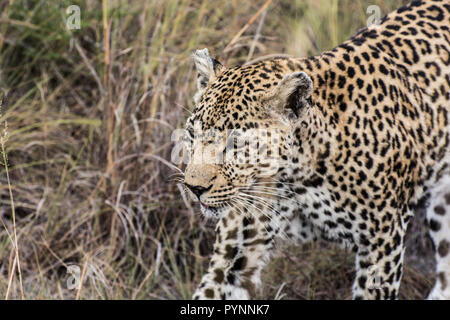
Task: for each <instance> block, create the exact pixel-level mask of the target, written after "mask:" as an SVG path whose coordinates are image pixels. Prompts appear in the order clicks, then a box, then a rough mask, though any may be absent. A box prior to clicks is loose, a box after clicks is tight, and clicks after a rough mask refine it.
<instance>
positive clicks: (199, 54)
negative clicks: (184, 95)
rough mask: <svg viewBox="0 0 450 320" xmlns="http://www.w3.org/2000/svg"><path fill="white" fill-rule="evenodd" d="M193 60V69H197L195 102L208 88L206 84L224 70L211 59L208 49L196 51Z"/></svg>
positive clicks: (217, 62) (218, 63)
mask: <svg viewBox="0 0 450 320" xmlns="http://www.w3.org/2000/svg"><path fill="white" fill-rule="evenodd" d="M192 56H193V58H194V63H195V67H196V68H197V73H198V75H197V89H198V91H197V93H196V94H195V97H194V100H196V102H197V101H198V100H199V99H200V97H201V95H202V93H203V91H204V90H205V88H206V87H207V86H208V83H210V82H212V81H214V79H215V78H216V77H217V76H218V75H219V74H220V73H221V72H222V71H223V69H225V67H224V66H222V64H220V62H219V61H217V60H216V59H214V58H211V56H210V55H209V51H208V49H206V48H205V49H202V50H197V51H195V53H194V54H193V55H192Z"/></svg>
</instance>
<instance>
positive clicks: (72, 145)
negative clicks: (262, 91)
mask: <svg viewBox="0 0 450 320" xmlns="http://www.w3.org/2000/svg"><path fill="white" fill-rule="evenodd" d="M403 2H405V1H403ZM264 3H266V1H262V0H260V1H244V2H243V1H238V0H230V1H202V0H178V1H175V0H170V1H163V0H154V1H132V0H121V1H119V0H109V1H108V0H104V1H102V2H99V1H94V0H84V1H81V0H80V1H32V0H27V1H26V0H15V1H12V0H10V1H3V2H2V3H0V12H2V14H1V15H0V34H1V37H0V92H1V93H2V96H3V95H5V94H7V97H8V99H7V100H8V103H7V105H5V104H4V105H3V113H2V115H1V116H0V123H1V124H2V128H3V126H4V123H5V122H6V121H7V123H8V125H9V133H8V140H7V141H5V140H4V139H3V140H2V148H3V147H4V148H5V150H4V151H5V152H3V154H4V155H6V154H7V155H8V157H9V161H8V164H9V166H3V167H0V219H1V221H2V223H3V224H4V225H2V226H0V297H4V298H10V299H20V298H21V295H22V292H23V295H24V298H25V299H74V298H77V299H182V298H189V297H190V296H191V294H192V292H193V290H194V288H195V285H196V284H197V283H198V282H199V279H200V277H201V275H202V273H203V272H204V270H205V268H206V265H207V261H208V256H209V254H210V252H211V247H212V241H213V238H214V235H213V232H212V228H211V227H210V226H208V225H207V224H206V223H205V222H204V221H202V219H201V217H200V215H199V214H198V213H197V209H196V206H195V204H190V203H187V202H186V201H184V200H183V199H182V198H181V196H180V193H179V190H178V189H177V187H176V186H175V185H173V184H170V183H168V180H169V176H170V175H171V174H172V173H173V172H174V169H173V168H172V165H171V164H170V163H169V162H167V160H168V159H170V152H171V147H172V144H171V141H170V134H171V132H172V130H173V129H175V128H180V127H182V126H183V123H184V121H185V119H186V117H187V115H188V114H189V110H191V109H192V101H191V97H192V95H193V92H194V81H193V78H194V76H195V72H194V70H193V64H192V62H191V61H190V54H191V53H192V52H193V51H194V50H195V49H197V48H203V47H208V48H209V49H210V51H211V52H214V53H215V54H216V55H217V56H218V57H219V58H220V59H221V60H222V61H223V62H224V63H225V64H227V65H235V64H242V63H245V62H247V61H249V60H252V59H254V58H256V57H261V56H265V55H269V54H275V53H288V54H292V55H296V56H304V55H311V54H316V53H318V52H319V51H320V50H324V49H327V48H331V47H332V46H334V45H336V44H338V43H339V42H341V41H343V40H345V39H346V38H347V37H348V36H350V35H351V34H352V33H353V32H355V31H356V30H357V29H358V28H360V27H362V26H364V25H365V21H366V19H367V18H366V14H365V8H366V7H367V6H368V5H369V4H378V5H380V7H381V9H382V11H383V12H384V13H387V12H389V11H390V10H391V9H393V8H395V7H396V6H398V5H399V1H393V0H384V1H383V0H372V1H368V0H367V1H366V0H364V1H362V0H361V1H352V0H341V1H337V0H319V1H318V0H298V1H290V0H274V1H272V3H270V5H269V6H268V7H267V10H266V11H264V12H262V11H261V14H259V15H257V16H256V17H255V14H256V13H257V12H258V10H259V9H261V8H262V7H263V5H264ZM71 4H78V5H80V7H81V29H80V30H68V29H67V28H66V27H65V21H64V17H65V16H66V13H65V8H67V7H68V6H69V5H71ZM252 17H255V18H253V21H252V20H251V19H252ZM249 21H250V22H252V23H251V24H250V23H249V24H248V25H247V23H248V22H249ZM244 27H245V30H243V32H242V34H240V35H239V36H238V37H236V35H238V34H239V32H240V30H242V28H244ZM233 39H234V41H232V40H233ZM3 142H4V143H3ZM2 162H4V163H3V164H6V163H5V162H6V158H5V159H4V160H3V161H2ZM8 174H9V177H8ZM9 181H11V184H10V183H9ZM415 230H416V232H415V233H414V235H413V237H412V239H415V240H414V241H419V240H417V239H419V238H418V236H417V235H419V234H421V229H420V228H418V229H415ZM16 244H17V246H16ZM413 247H414V246H413ZM16 248H17V249H18V250H16ZM73 265H75V266H73ZM19 266H20V271H21V272H20V271H19ZM77 266H78V268H79V269H77ZM68 268H69V270H75V273H74V274H75V276H79V277H80V278H81V279H82V280H86V281H80V284H81V285H80V286H74V287H70V288H68V284H69V286H70V284H73V283H72V282H71V281H72V280H73V279H72V278H71V277H70V276H71V274H70V273H68V272H67V270H68ZM73 268H75V269H73ZM352 270H353V261H352V257H351V255H350V254H349V253H346V252H342V251H339V250H337V249H335V248H333V247H330V246H328V245H321V244H316V245H313V246H305V247H301V248H287V249H283V250H282V253H281V257H279V258H277V259H275V260H274V262H273V263H271V264H270V266H269V267H268V269H267V271H266V272H265V274H264V278H265V285H264V287H263V290H262V292H261V293H260V297H261V298H275V297H277V298H280V297H284V298H286V299H295V298H299V299H330V298H336V299H346V298H349V297H350V287H351V281H352ZM77 272H79V274H77ZM428 273H429V269H427V268H425V269H423V268H422V269H420V272H419V271H415V270H414V269H407V270H406V276H405V281H404V285H403V287H402V298H423V297H424V296H425V295H426V294H427V292H428V290H429V288H430V286H431V282H432V279H430V278H429V275H428ZM282 283H285V285H283V286H282V287H281V285H282ZM22 288H23V291H22Z"/></svg>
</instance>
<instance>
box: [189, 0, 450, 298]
mask: <svg viewBox="0 0 450 320" xmlns="http://www.w3.org/2000/svg"><path fill="white" fill-rule="evenodd" d="M449 28H450V1H448V0H427V1H414V2H412V3H411V4H409V5H407V6H405V7H402V8H400V9H398V10H397V11H395V12H392V13H391V14H389V15H388V16H386V17H385V18H384V19H383V20H382V22H381V24H380V25H374V26H371V27H369V28H365V29H362V30H361V31H359V32H358V33H357V34H356V35H355V36H353V37H352V38H351V39H349V40H348V41H346V42H344V43H343V44H341V45H340V46H338V47H336V48H335V49H333V50H331V51H326V52H324V53H322V54H321V55H319V56H315V57H310V58H303V59H294V58H279V59H273V60H265V61H260V62H257V63H254V64H251V65H245V66H239V67H234V68H226V67H224V66H222V65H221V64H220V63H219V62H218V61H217V60H215V59H212V58H211V57H210V56H209V52H208V50H206V49H204V50H199V51H197V52H196V53H195V54H194V60H195V63H196V66H197V70H198V74H199V76H198V88H199V91H198V92H197V94H196V95H195V102H196V106H195V109H194V112H193V114H192V116H191V117H190V118H189V119H188V121H187V124H186V128H187V132H188V133H189V134H188V140H189V141H190V142H191V146H190V149H189V150H190V153H191V154H193V153H195V150H196V149H197V148H199V147H205V144H208V142H205V140H204V139H203V140H202V139H197V138H196V137H195V134H194V131H195V128H194V127H195V125H196V123H197V125H199V126H200V129H202V130H203V131H205V130H209V129H216V130H218V131H219V132H226V131H227V130H233V129H235V130H236V129H239V130H241V131H243V132H246V131H251V130H252V129H266V131H267V132H268V133H269V135H270V134H271V133H272V134H273V133H274V132H278V133H280V134H279V135H278V136H279V139H278V140H276V141H275V142H274V143H275V144H276V146H277V148H276V155H277V157H278V158H277V159H278V161H277V162H276V164H277V166H278V167H277V168H276V170H275V171H274V172H273V173H272V174H270V175H267V174H263V173H264V170H263V167H265V166H263V165H262V164H261V163H260V162H256V163H253V164H249V163H239V162H236V161H230V162H224V163H221V164H215V163H208V164H205V163H193V162H190V163H189V164H188V165H187V168H186V170H185V176H184V179H185V180H184V182H185V184H186V186H187V187H188V188H190V189H191V190H192V191H193V193H194V194H195V195H196V196H197V197H198V199H199V200H200V202H201V208H202V211H203V213H204V214H205V215H207V216H209V217H213V218H216V219H217V228H216V232H217V238H216V241H215V245H214V255H213V256H212V259H211V262H210V265H209V269H208V272H207V273H206V274H205V275H204V277H203V279H202V281H201V284H200V286H199V287H198V289H197V291H196V292H195V294H194V298H196V299H233V298H237V299H247V298H251V297H252V296H253V295H254V293H255V290H257V288H258V285H259V284H260V273H261V270H262V268H263V267H264V265H265V264H266V263H267V262H268V261H269V258H270V255H271V253H272V252H273V250H274V248H275V239H277V238H284V239H290V240H293V241H297V242H307V241H312V240H316V239H325V240H329V241H335V242H337V243H339V244H341V245H342V246H345V247H349V248H352V249H353V250H354V252H355V253H356V276H355V281H354V285H353V297H354V298H355V299H396V298H397V296H398V290H399V285H400V280H401V278H402V266H403V254H404V237H405V232H406V229H407V226H408V222H409V220H410V218H411V217H412V215H413V212H414V208H415V207H416V206H417V204H418V203H421V202H424V201H425V202H426V203H427V205H428V213H427V221H428V227H429V229H430V233H431V236H432V238H433V240H434V243H435V245H436V258H437V280H436V285H435V287H434V289H433V290H432V292H431V293H430V296H429V297H430V298H432V299H442V298H447V299H450V166H449V164H450V146H449V139H450V124H449V117H450V30H449ZM247 147H249V146H247ZM216 151H220V150H219V149H218V147H217V148H216Z"/></svg>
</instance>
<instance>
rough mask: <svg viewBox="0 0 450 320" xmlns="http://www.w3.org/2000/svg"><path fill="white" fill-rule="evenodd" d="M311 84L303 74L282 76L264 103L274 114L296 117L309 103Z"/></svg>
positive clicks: (296, 73)
mask: <svg viewBox="0 0 450 320" xmlns="http://www.w3.org/2000/svg"><path fill="white" fill-rule="evenodd" d="M312 87H313V82H312V80H311V78H310V77H309V76H308V75H307V74H306V73H304V72H294V73H290V74H288V75H286V76H284V78H283V79H281V81H280V82H279V83H278V85H277V86H276V87H275V89H274V90H272V92H271V93H269V94H268V95H267V96H266V97H265V99H264V102H265V103H266V104H267V105H268V106H269V107H270V108H272V109H274V110H275V111H276V112H278V113H281V114H284V115H287V116H289V117H292V115H295V117H298V116H299V114H300V112H301V110H302V109H303V108H304V107H305V106H306V105H307V104H308V103H309V101H310V98H311V92H312Z"/></svg>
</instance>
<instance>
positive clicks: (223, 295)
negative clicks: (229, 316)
mask: <svg viewBox="0 0 450 320" xmlns="http://www.w3.org/2000/svg"><path fill="white" fill-rule="evenodd" d="M216 232H217V236H216V241H215V244H214V254H213V257H212V258H211V261H210V264H209V268H208V272H207V273H206V274H205V275H204V276H203V278H202V281H201V283H200V285H199V287H198V289H197V290H196V292H195V293H194V296H193V298H194V299H202V300H203V299H249V298H250V297H252V296H254V293H255V290H256V288H257V287H258V286H259V284H260V274H261V271H262V269H263V267H264V266H265V265H266V263H267V262H268V261H269V257H270V254H271V251H272V249H273V247H274V236H275V231H274V229H273V228H272V227H271V226H270V220H269V219H268V218H266V216H260V217H257V218H255V217H253V216H249V215H247V214H243V212H236V211H235V210H232V211H230V212H228V214H226V215H225V216H224V217H222V218H221V219H220V220H219V222H218V225H217V227H216Z"/></svg>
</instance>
